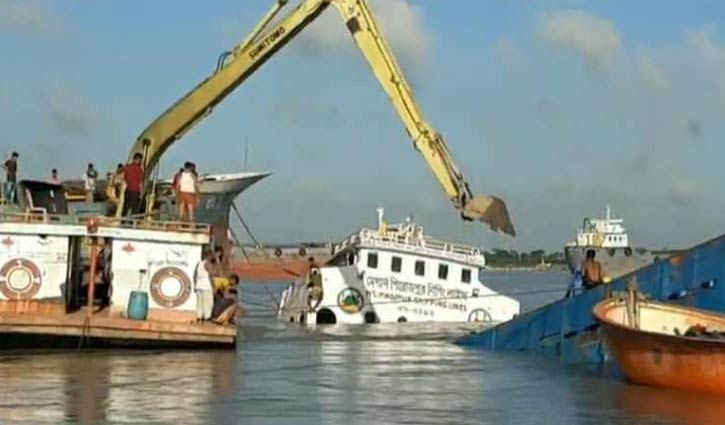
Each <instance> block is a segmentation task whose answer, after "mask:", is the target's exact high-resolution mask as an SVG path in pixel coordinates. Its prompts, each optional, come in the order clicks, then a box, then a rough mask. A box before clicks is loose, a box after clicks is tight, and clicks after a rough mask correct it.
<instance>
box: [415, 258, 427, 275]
mask: <svg viewBox="0 0 725 425" xmlns="http://www.w3.org/2000/svg"><path fill="white" fill-rule="evenodd" d="M415 275H416V276H425V261H421V260H418V261H416V262H415Z"/></svg>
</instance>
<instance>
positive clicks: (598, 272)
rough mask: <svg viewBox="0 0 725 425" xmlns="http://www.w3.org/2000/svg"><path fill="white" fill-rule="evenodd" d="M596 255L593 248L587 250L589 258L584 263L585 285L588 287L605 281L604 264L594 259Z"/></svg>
mask: <svg viewBox="0 0 725 425" xmlns="http://www.w3.org/2000/svg"><path fill="white" fill-rule="evenodd" d="M595 255H596V253H595V252H594V250H593V249H590V250H587V258H586V260H584V263H582V271H583V274H584V276H583V277H584V287H585V288H587V289H589V288H593V287H595V286H597V285H601V284H602V282H603V272H602V265H601V264H600V263H599V261H596V260H595V259H594V257H595Z"/></svg>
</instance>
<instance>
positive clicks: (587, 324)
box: [457, 235, 725, 363]
mask: <svg viewBox="0 0 725 425" xmlns="http://www.w3.org/2000/svg"><path fill="white" fill-rule="evenodd" d="M724 280H725V235H723V236H720V237H718V238H715V239H713V240H710V241H708V242H705V243H702V244H700V245H697V246H695V247H693V248H690V249H688V250H685V251H682V252H680V253H677V254H675V255H673V256H671V257H669V258H667V259H664V260H658V261H655V262H654V263H652V264H650V265H649V266H646V267H643V268H641V269H639V270H637V271H634V272H632V273H630V274H627V275H625V276H622V277H620V278H618V279H616V280H615V281H613V282H612V283H611V284H609V285H604V286H600V287H597V288H594V289H590V290H587V291H584V292H582V293H579V294H577V295H575V296H573V297H569V298H564V299H561V300H559V301H555V302H553V303H550V304H547V305H545V306H543V307H540V308H538V309H536V310H533V311H530V312H527V313H524V314H522V315H520V316H517V317H515V318H514V319H512V320H510V321H508V322H505V323H501V324H499V325H497V326H495V327H492V328H490V329H486V330H484V331H481V332H478V333H472V334H470V335H467V336H464V337H462V338H460V339H459V340H458V341H457V343H458V344H460V345H463V346H466V347H470V348H476V349H484V350H495V351H519V352H530V353H536V354H542V355H548V356H553V357H558V358H559V359H561V360H562V361H564V362H566V363H603V362H605V361H607V360H609V359H608V356H607V353H606V350H605V349H604V347H603V345H602V338H601V336H600V332H599V324H598V323H597V321H596V319H595V318H594V316H593V315H592V309H593V307H594V305H595V304H597V303H598V302H599V301H601V300H603V299H605V298H607V297H608V296H609V295H610V294H611V292H612V291H624V290H626V289H627V286H628V284H629V283H631V282H636V284H637V287H638V289H639V291H641V292H643V293H645V294H646V295H648V296H649V297H651V298H653V299H656V300H660V301H667V302H674V303H678V304H681V305H686V306H691V307H695V308H700V309H705V310H712V311H716V312H720V313H725V284H723V281H724Z"/></svg>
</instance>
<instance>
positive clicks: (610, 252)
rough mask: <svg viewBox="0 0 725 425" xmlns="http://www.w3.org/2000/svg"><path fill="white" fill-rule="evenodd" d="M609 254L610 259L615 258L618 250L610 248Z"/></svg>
mask: <svg viewBox="0 0 725 425" xmlns="http://www.w3.org/2000/svg"><path fill="white" fill-rule="evenodd" d="M607 252H609V256H610V257H614V254H616V253H617V250H616V249H614V248H609V249H608V250H607Z"/></svg>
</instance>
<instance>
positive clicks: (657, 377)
mask: <svg viewBox="0 0 725 425" xmlns="http://www.w3.org/2000/svg"><path fill="white" fill-rule="evenodd" d="M594 316H595V317H596V318H597V320H598V321H599V322H600V324H601V327H602V331H603V335H604V341H605V344H606V347H607V350H608V352H609V353H610V354H611V355H612V357H613V358H614V360H615V361H616V362H617V363H618V365H619V366H620V368H621V369H622V371H623V372H624V374H625V376H626V377H627V378H628V379H629V380H631V381H632V382H635V383H638V384H642V385H648V386H654V387H666V388H673V389H678V390H685V391H693V392H707V393H714V394H721V395H725V315H722V314H715V313H712V312H707V311H703V310H697V309H693V308H688V307H681V306H678V305H673V304H665V303H660V302H655V301H649V300H643V299H641V298H639V297H638V295H637V293H636V292H634V291H628V292H627V296H626V297H620V298H610V299H607V300H604V301H601V302H600V303H598V304H597V305H596V306H594Z"/></svg>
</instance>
